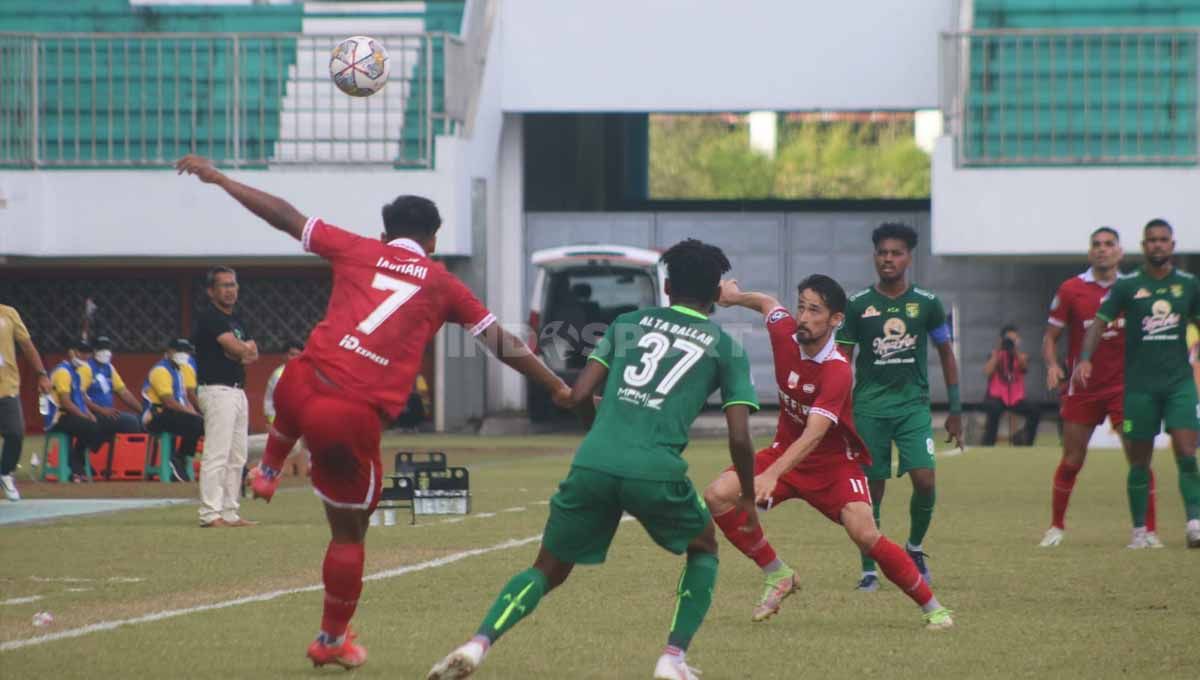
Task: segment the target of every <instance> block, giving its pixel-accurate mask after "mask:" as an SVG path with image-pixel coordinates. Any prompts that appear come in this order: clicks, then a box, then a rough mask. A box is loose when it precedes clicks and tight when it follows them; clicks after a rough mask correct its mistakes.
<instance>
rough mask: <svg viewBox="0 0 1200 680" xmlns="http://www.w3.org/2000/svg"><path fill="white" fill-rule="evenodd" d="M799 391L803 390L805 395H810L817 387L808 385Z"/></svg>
mask: <svg viewBox="0 0 1200 680" xmlns="http://www.w3.org/2000/svg"><path fill="white" fill-rule="evenodd" d="M801 389H803V390H804V393H805V394H812V393H813V392H816V391H817V386H816V385H814V384H812V383H808V384H806V385H805V386H804V387H803V388H801Z"/></svg>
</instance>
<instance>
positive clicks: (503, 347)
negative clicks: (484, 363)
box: [478, 323, 572, 408]
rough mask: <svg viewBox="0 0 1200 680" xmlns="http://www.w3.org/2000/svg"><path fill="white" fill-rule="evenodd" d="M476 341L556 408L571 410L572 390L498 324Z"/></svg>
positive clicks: (491, 326)
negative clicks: (532, 384) (530, 382)
mask: <svg viewBox="0 0 1200 680" xmlns="http://www.w3.org/2000/svg"><path fill="white" fill-rule="evenodd" d="M478 337H479V340H480V342H482V343H483V346H484V347H486V348H487V350H488V351H489V352H491V353H492V354H493V355H494V356H495V357H496V358H497V359H499V360H500V361H501V363H503V364H504V365H505V366H508V367H509V368H512V369H513V370H515V371H517V372H518V373H520V374H521V375H523V376H525V377H527V378H529V379H530V380H533V381H534V382H536V383H537V384H539V385H541V386H542V387H543V388H544V389H545V390H546V391H547V392H549V393H550V395H551V396H552V397H553V399H554V403H555V404H557V405H559V406H561V407H563V408H570V407H571V406H572V404H571V388H569V387H567V384H566V383H564V382H563V381H562V378H559V377H558V376H557V375H555V374H554V372H553V371H551V370H550V369H549V368H548V367H547V366H546V364H544V363H542V360H541V359H539V358H537V357H536V356H534V354H533V352H530V351H529V348H528V347H526V346H525V343H524V342H521V339H520V338H518V337H517V336H515V335H513V334H512V333H509V332H508V331H506V330H504V329H503V328H501V327H500V324H499V323H492V325H490V326H488V327H487V328H485V329H484V331H483V332H482V333H480V334H479V336H478Z"/></svg>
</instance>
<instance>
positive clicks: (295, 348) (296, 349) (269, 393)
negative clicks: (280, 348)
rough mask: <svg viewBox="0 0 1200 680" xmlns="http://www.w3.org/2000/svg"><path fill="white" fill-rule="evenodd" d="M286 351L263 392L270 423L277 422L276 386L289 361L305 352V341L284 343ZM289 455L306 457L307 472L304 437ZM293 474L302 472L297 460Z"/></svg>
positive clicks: (306, 468)
mask: <svg viewBox="0 0 1200 680" xmlns="http://www.w3.org/2000/svg"><path fill="white" fill-rule="evenodd" d="M284 351H285V352H286V354H284V357H283V363H282V364H279V365H278V366H276V367H275V370H274V371H271V377H270V378H268V379H267V390H266V393H265V394H263V413H264V414H265V415H266V416H267V424H268V425H274V424H275V386H276V385H278V384H279V379H280V378H282V377H283V371H284V369H285V368H287V365H288V362H290V361H291V360H292V359H295V358H297V357H299V356H300V354H301V353H302V352H304V343H302V342H300V341H299V340H290V341H288V343H287V344H285V345H284ZM288 455H289V457H291V456H293V455H303V457H304V459H305V471H306V472H307V470H308V468H309V466H310V463H309V462H308V455H307V451H305V446H304V439H302V438H301V439H297V440H296V446H295V448H293V449H292V453H291V454H288ZM292 474H296V475H298V474H300V471H299V469H298V467H297V464H296V463H295V462H293V463H292Z"/></svg>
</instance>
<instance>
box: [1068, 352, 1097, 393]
mask: <svg viewBox="0 0 1200 680" xmlns="http://www.w3.org/2000/svg"><path fill="white" fill-rule="evenodd" d="M1091 379H1092V362H1091V360H1090V359H1084V360H1083V361H1080V362H1079V363H1078V364H1076V365H1075V373H1074V374H1073V375H1072V376H1071V380H1072V381H1073V382H1074V383H1075V385H1076V386H1077V387H1079V388H1081V389H1082V388H1086V387H1087V384H1088V381H1089V380H1091Z"/></svg>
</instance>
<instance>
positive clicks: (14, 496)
mask: <svg viewBox="0 0 1200 680" xmlns="http://www.w3.org/2000/svg"><path fill="white" fill-rule="evenodd" d="M0 486H3V487H4V496H5V498H7V499H8V500H10V501H12V502H14V503H15V502H17V501H19V500H21V492H20V491H17V483H16V481H15V480H13V476H12V475H0Z"/></svg>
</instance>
